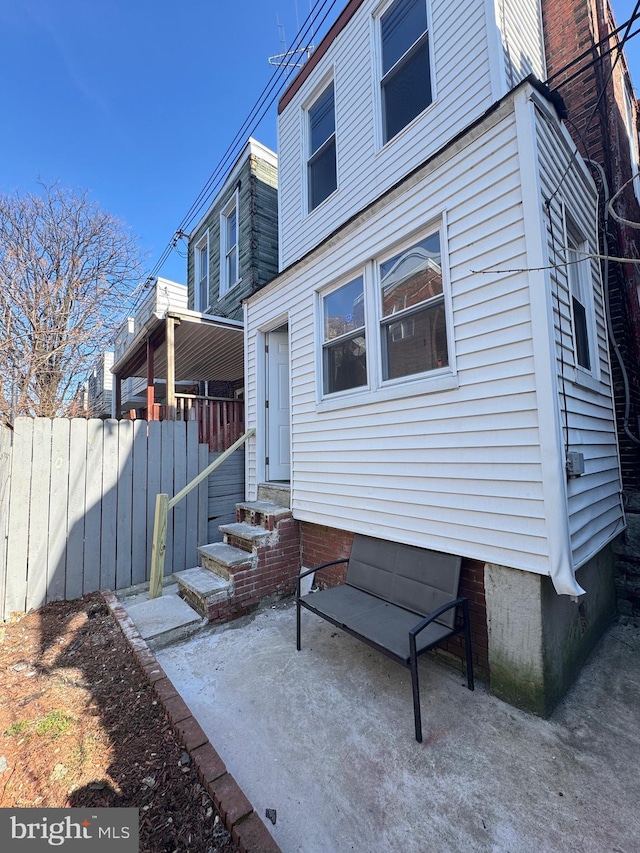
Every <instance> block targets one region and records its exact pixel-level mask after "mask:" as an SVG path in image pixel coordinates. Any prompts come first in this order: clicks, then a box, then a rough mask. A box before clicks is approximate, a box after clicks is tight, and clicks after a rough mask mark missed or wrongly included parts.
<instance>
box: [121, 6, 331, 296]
mask: <svg viewBox="0 0 640 853" xmlns="http://www.w3.org/2000/svg"><path fill="white" fill-rule="evenodd" d="M336 3H337V0H317V2H316V3H315V4H314V5H313V7H311V8H310V10H309V14H308V15H307V17H306V18H305V21H304V22H303V25H302V27H301V28H300V29H299V30H298V32H297V33H296V36H295V37H294V40H293V42H292V45H291V47H290V48H289V52H294V51H297V50H299V49H300V47H301V45H303V44H304V45H305V49H307V48H308V45H307V44H306V41H307V38H308V36H309V35H310V34H311V36H313V33H314V32H317V31H318V30H320V29H321V28H322V26H323V24H324V22H325V21H326V19H327V17H328V16H329V14H330V13H331V11H332V9H333V7H334V6H335V5H336ZM325 7H327V8H325ZM323 13H324V14H323ZM321 16H322V17H321ZM297 70H298V69H297V68H296V67H291V66H286V67H285V66H278V67H276V69H275V71H274V72H273V74H272V75H271V78H270V80H269V82H268V83H267V84H266V85H265V87H264V88H263V90H262V92H261V93H260V95H259V96H258V98H257V99H256V101H255V102H254V104H253V106H252V107H251V109H250V111H249V113H248V115H247V117H246V118H245V120H244V122H243V123H242V125H241V127H240V128H239V129H238V131H237V132H236V134H235V136H234V137H233V139H232V140H231V142H230V143H229V145H228V146H227V148H226V150H225V152H224V153H223V154H222V156H221V158H220V160H219V161H218V164H217V165H216V167H215V169H214V170H213V172H212V173H211V175H210V176H209V178H208V179H207V181H206V183H205V184H204V186H203V188H202V189H201V190H200V192H199V193H198V195H197V196H196V199H195V200H194V201H193V203H192V204H191V206H190V207H189V209H188V211H187V212H186V214H185V215H184V216H183V218H182V220H181V222H180V224H179V225H178V227H177V228H176V230H175V232H174V236H173V237H172V239H171V240H170V241H169V243H168V244H167V246H166V247H165V249H164V251H163V252H162V254H161V255H160V257H159V258H158V260H157V261H156V263H155V264H154V266H153V268H152V269H151V271H150V272H149V273H148V275H147V276H146V278H145V279H144V280H143V281H142V282H141V284H140V285H139V286H138V288H136V290H135V291H134V293H133V294H132V298H133V297H134V296H137V299H135V301H134V302H133V305H132V307H131V309H130V310H131V311H133V310H135V308H136V307H137V305H138V304H139V302H140V300H141V298H142V297H143V295H144V289H146V287H148V286H149V285H150V284H151V283H152V282H153V280H154V279H155V277H156V276H157V275H158V273H159V272H160V270H161V269H162V267H163V266H164V264H165V263H166V261H167V259H168V258H169V256H170V255H171V253H172V251H173V250H174V249H175V248H176V246H177V243H178V240H179V239H181V238H182V237H184V236H187V235H186V230H187V228H188V227H189V225H190V224H191V223H193V221H194V220H195V219H196V217H197V216H198V214H199V213H200V212H201V211H202V210H203V208H204V207H205V206H206V205H207V204H208V202H209V201H210V199H211V198H212V197H213V196H214V195H215V192H216V191H217V190H218V189H219V186H220V184H221V183H222V182H223V181H224V179H226V176H227V170H228V168H229V166H230V165H231V163H233V161H234V160H235V159H236V158H237V156H238V154H239V153H240V146H241V145H244V144H245V142H246V139H247V137H248V136H250V135H251V133H252V132H253V130H254V129H255V128H256V127H257V126H258V125H259V124H260V122H261V121H262V119H263V118H264V117H265V115H266V114H267V112H268V110H269V109H270V108H271V107H272V106H273V103H274V102H275V100H276V99H277V98H278V97H279V95H280V94H281V93H282V91H283V89H284V87H285V86H286V85H287V83H288V82H289V79H290V77H291V76H292V75H293V74H295V73H296V72H297Z"/></svg>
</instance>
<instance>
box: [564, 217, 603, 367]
mask: <svg viewBox="0 0 640 853" xmlns="http://www.w3.org/2000/svg"><path fill="white" fill-rule="evenodd" d="M564 218H565V226H564V227H565V246H566V253H567V261H571V255H572V254H573V256H575V257H578V261H577V262H576V263H569V264H567V273H566V281H567V297H568V300H569V314H570V317H571V340H572V343H573V361H574V369H575V371H576V376H580V375H583V376H589V377H593V378H594V379H598V378H599V370H598V343H597V328H596V319H595V306H594V300H593V272H592V264H591V260H590V258H589V257H588V256H587V254H586V253H587V252H588V250H589V243H588V239H587V238H586V237H585V236H584V232H583V231H582V229H581V228H580V226H579V225H578V224H577V223H576V222H575V220H574V219H573V217H571V215H570V214H569V213H568V211H567V210H566V209H565V216H564ZM583 252H584V253H585V255H584V257H582V258H580V254H581V253H583ZM576 274H577V275H578V276H579V278H578V288H576V287H575V286H574V285H575V283H576V278H575V276H576ZM577 289H579V290H580V293H577V294H576V292H575V290H577ZM579 297H580V298H579ZM574 300H575V302H578V304H579V305H580V306H581V308H582V310H583V311H584V331H585V334H586V337H587V355H588V360H589V365H588V366H585V365H584V364H581V363H580V362H579V361H578V357H579V349H580V345H579V343H578V334H577V331H578V328H577V327H578V321H577V318H576V312H575V306H574Z"/></svg>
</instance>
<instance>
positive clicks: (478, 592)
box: [300, 522, 489, 680]
mask: <svg viewBox="0 0 640 853" xmlns="http://www.w3.org/2000/svg"><path fill="white" fill-rule="evenodd" d="M300 544H301V552H302V565H303V566H304V567H305V568H307V569H310V568H312V567H313V566H318V565H320V563H328V562H329V561H330V560H338V559H340V558H342V557H348V556H349V554H350V553H351V546H352V544H353V533H349V532H348V531H346V530H337V529H336V528H334V527H326V526H325V525H321V524H311V523H309V522H302V523H301V524H300ZM345 573H346V566H344V565H340V566H332V567H330V568H328V569H324V570H323V571H322V572H319V573H318V574H317V575H316V581H317V583H318V585H319V586H321V587H331V586H335V585H336V584H339V583H343V582H344V578H345ZM460 595H464V596H465V597H466V598H468V599H469V619H470V622H471V641H472V644H473V666H474V672H475V674H476V675H477V676H478V678H480V679H484V680H487V679H488V678H489V658H488V648H489V640H488V635H487V607H486V602H485V596H484V563H481V562H478V561H477V560H465V559H463V560H462V574H461V578H460ZM436 655H437V656H438V657H441V658H443V659H445V660H446V659H449V662H450V663H452V664H454V665H455V666H460V665H461V664H462V660H463V659H464V640H463V639H462V637H460V636H458V637H454V638H453V639H452V640H450V641H449V642H448V643H444V644H443V645H442V647H441V648H440V649H438V650H437V651H436ZM452 658H453V659H452Z"/></svg>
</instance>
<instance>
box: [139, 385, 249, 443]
mask: <svg viewBox="0 0 640 853" xmlns="http://www.w3.org/2000/svg"><path fill="white" fill-rule="evenodd" d="M153 414H154V420H161V421H162V420H165V419H166V417H167V407H166V406H165V405H160V404H156V405H155V406H154V413H153ZM176 420H178V421H197V423H198V436H199V441H200V443H201V444H208V445H209V450H210V452H211V453H221V452H222V451H223V450H226V449H227V448H228V447H231V445H232V444H233V443H234V441H237V440H238V439H239V438H240V436H241V435H242V434H243V432H244V401H243V400H231V399H227V398H225V397H199V396H197V395H196V394H176Z"/></svg>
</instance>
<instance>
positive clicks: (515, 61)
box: [496, 0, 547, 88]
mask: <svg viewBox="0 0 640 853" xmlns="http://www.w3.org/2000/svg"><path fill="white" fill-rule="evenodd" d="M496 14H497V15H498V27H499V29H500V31H501V35H502V46H503V50H504V63H505V68H506V78H507V86H508V87H509V88H512V87H513V86H515V85H517V84H518V83H519V82H520V80H523V79H524V78H525V77H526V76H527V75H529V74H535V76H536V77H537V78H538V80H545V79H546V76H547V74H546V67H545V60H544V41H543V34H542V13H541V11H540V3H539V0H497V3H496Z"/></svg>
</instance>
